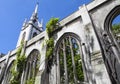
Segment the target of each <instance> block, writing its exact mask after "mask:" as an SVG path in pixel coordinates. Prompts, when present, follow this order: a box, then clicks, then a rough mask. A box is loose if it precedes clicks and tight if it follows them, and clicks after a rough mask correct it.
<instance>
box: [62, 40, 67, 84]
mask: <svg viewBox="0 0 120 84" xmlns="http://www.w3.org/2000/svg"><path fill="white" fill-rule="evenodd" d="M65 52H66V48H65V41H64V40H63V55H64V56H63V57H64V69H65V84H68V71H67V62H66V53H65Z"/></svg>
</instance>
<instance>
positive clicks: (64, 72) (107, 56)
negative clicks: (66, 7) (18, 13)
mask: <svg viewBox="0 0 120 84" xmlns="http://www.w3.org/2000/svg"><path fill="white" fill-rule="evenodd" d="M37 10H38V5H36V8H35V11H34V12H33V14H32V16H31V18H30V20H29V21H26V20H25V22H24V23H23V26H22V29H21V31H20V35H19V39H18V43H17V45H16V49H14V50H12V51H9V53H7V54H6V55H5V56H2V57H1V58H0V84H10V80H11V78H12V73H11V69H12V67H13V66H14V61H15V60H16V58H17V57H16V55H17V51H18V49H19V47H20V45H21V41H24V47H23V48H22V52H24V54H25V56H26V64H25V67H24V69H23V71H22V75H21V78H20V80H21V83H20V84H26V83H27V81H28V80H30V79H32V78H34V84H120V69H119V67H120V48H119V46H120V45H119V40H118V39H116V36H115V34H114V31H113V30H112V23H113V21H114V19H115V18H116V17H117V16H118V15H120V1H119V0H94V1H92V2H91V3H89V4H87V5H83V6H80V7H79V9H78V10H77V11H76V12H74V13H73V14H71V15H69V16H67V17H66V18H64V19H63V20H61V21H59V27H58V28H57V29H55V30H54V32H53V37H54V52H53V55H52V56H51V58H50V59H49V60H48V59H47V57H46V51H47V46H46V40H47V39H49V38H48V35H47V32H46V31H43V29H42V28H43V26H42V22H39V21H38V11H37ZM117 38H118V36H117ZM36 69H37V70H36Z"/></svg>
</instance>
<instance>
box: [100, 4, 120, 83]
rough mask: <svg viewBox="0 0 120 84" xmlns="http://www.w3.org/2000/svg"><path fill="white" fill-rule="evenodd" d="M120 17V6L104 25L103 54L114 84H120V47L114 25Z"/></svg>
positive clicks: (107, 18) (111, 12)
mask: <svg viewBox="0 0 120 84" xmlns="http://www.w3.org/2000/svg"><path fill="white" fill-rule="evenodd" d="M118 15H120V5H118V6H116V7H115V8H113V9H112V10H111V11H110V13H109V14H108V15H107V17H106V19H105V23H104V33H103V36H102V39H103V45H102V46H103V47H104V49H103V53H104V62H105V65H106V68H107V70H108V74H109V77H110V79H111V82H112V84H120V70H119V68H118V67H120V45H119V42H118V40H117V39H116V37H117V34H120V32H118V33H117V34H116V33H115V30H114V29H113V26H114V25H112V23H113V20H114V19H115V18H116V17H117V16H118ZM119 23H120V22H119Z"/></svg>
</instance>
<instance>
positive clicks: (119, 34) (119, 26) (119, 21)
mask: <svg viewBox="0 0 120 84" xmlns="http://www.w3.org/2000/svg"><path fill="white" fill-rule="evenodd" d="M111 30H112V33H113V35H114V37H115V39H116V41H117V42H118V44H119V45H120V14H119V15H117V16H116V17H115V18H114V19H113V21H112V29H111Z"/></svg>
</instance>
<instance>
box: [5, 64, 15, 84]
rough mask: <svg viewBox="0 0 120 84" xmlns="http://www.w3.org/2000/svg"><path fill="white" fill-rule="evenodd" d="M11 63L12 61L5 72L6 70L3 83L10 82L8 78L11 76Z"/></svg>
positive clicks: (8, 83) (7, 83)
mask: <svg viewBox="0 0 120 84" xmlns="http://www.w3.org/2000/svg"><path fill="white" fill-rule="evenodd" d="M13 65H14V62H12V63H11V64H10V66H9V67H8V69H7V72H6V74H5V76H4V81H3V84H10V80H11V78H12V72H11V70H12V67H13Z"/></svg>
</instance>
